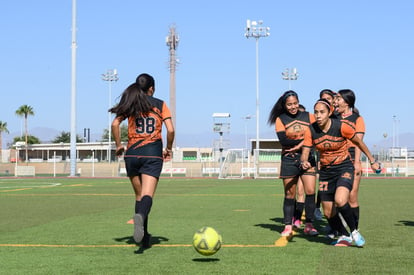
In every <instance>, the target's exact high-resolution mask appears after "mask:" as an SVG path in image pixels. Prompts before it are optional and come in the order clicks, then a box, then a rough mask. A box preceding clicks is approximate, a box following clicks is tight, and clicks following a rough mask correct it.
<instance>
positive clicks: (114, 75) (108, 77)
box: [102, 69, 119, 163]
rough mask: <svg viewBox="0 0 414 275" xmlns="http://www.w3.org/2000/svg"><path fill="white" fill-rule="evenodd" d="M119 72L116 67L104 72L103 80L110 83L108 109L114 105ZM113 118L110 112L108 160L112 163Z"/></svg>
mask: <svg viewBox="0 0 414 275" xmlns="http://www.w3.org/2000/svg"><path fill="white" fill-rule="evenodd" d="M118 79H119V78H118V72H117V70H116V69H113V70H107V71H106V73H104V74H102V80H103V81H108V83H109V98H108V99H109V100H108V109H110V108H111V107H112V99H111V97H112V82H113V81H118ZM111 118H112V115H111V113H110V112H108V162H109V163H111Z"/></svg>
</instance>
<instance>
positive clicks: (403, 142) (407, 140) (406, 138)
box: [367, 133, 414, 149]
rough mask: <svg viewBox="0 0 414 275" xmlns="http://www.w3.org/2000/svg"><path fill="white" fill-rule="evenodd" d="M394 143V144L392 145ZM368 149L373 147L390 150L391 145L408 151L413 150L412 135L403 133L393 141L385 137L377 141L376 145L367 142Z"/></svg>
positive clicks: (413, 140)
mask: <svg viewBox="0 0 414 275" xmlns="http://www.w3.org/2000/svg"><path fill="white" fill-rule="evenodd" d="M394 142H395V144H393V143H394ZM367 143H368V145H369V147H370V148H372V147H373V146H374V145H375V146H376V147H378V148H391V147H392V146H393V145H395V146H396V147H397V146H398V147H406V148H408V149H414V133H403V134H400V135H399V136H398V138H396V139H395V140H393V137H387V138H384V139H382V140H378V141H377V142H376V143H375V142H374V143H373V142H367Z"/></svg>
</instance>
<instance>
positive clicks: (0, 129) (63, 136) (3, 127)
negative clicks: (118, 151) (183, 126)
mask: <svg viewBox="0 0 414 275" xmlns="http://www.w3.org/2000/svg"><path fill="white" fill-rule="evenodd" d="M15 114H16V115H17V116H20V117H22V118H23V119H24V136H17V137H14V138H13V142H12V144H10V145H9V148H11V147H13V144H15V143H16V142H19V141H23V142H25V144H40V143H41V141H40V139H39V138H37V137H35V136H33V135H29V132H28V118H29V116H34V115H35V112H34V109H33V107H32V106H29V105H22V106H20V107H19V108H18V109H17V110H16V112H15ZM3 133H6V134H8V133H9V130H8V128H7V122H4V121H1V120H0V152H1V150H2V148H3ZM108 137H109V132H108V129H104V131H103V134H102V137H101V140H100V141H108ZM112 140H113V139H112ZM121 140H122V141H127V140H128V127H127V126H126V125H122V126H121ZM61 142H63V143H69V142H70V132H69V131H68V132H65V131H62V132H61V133H60V134H59V135H58V136H56V137H55V138H54V139H53V140H52V143H61ZM76 142H77V143H83V142H85V140H84V139H83V138H82V137H81V136H79V135H76ZM27 150H28V148H27V146H26V159H27V157H28V152H27Z"/></svg>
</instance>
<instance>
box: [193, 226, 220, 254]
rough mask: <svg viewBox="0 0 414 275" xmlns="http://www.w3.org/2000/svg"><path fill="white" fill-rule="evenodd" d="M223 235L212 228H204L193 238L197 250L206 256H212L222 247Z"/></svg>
mask: <svg viewBox="0 0 414 275" xmlns="http://www.w3.org/2000/svg"><path fill="white" fill-rule="evenodd" d="M221 242H222V240H221V235H220V234H219V233H218V232H217V231H216V230H215V229H214V228H212V227H209V226H204V227H203V228H201V229H199V230H197V232H196V233H195V234H194V237H193V246H194V248H195V250H196V251H197V252H198V253H200V254H201V255H204V256H211V255H213V254H215V253H216V252H217V251H219V249H220V247H221Z"/></svg>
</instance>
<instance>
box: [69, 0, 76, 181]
mask: <svg viewBox="0 0 414 275" xmlns="http://www.w3.org/2000/svg"><path fill="white" fill-rule="evenodd" d="M71 48H72V60H71V108H70V176H71V177H74V176H76V48H77V43H76V0H72V43H71Z"/></svg>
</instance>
